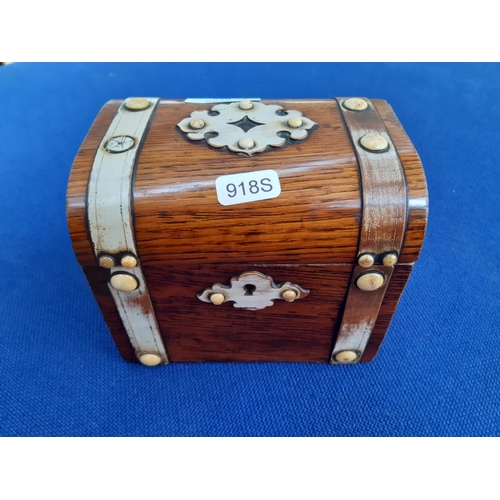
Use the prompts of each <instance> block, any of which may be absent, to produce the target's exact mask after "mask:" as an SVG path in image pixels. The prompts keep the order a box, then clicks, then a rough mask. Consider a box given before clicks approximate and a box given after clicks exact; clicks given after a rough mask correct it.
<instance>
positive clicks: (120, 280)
mask: <svg viewBox="0 0 500 500" xmlns="http://www.w3.org/2000/svg"><path fill="white" fill-rule="evenodd" d="M110 283H111V286H112V287H113V288H115V289H116V290H119V291H120V292H132V291H133V290H135V289H136V288H137V287H138V286H139V282H138V281H137V278H136V277H135V276H133V275H132V274H127V273H116V274H113V276H111V280H110Z"/></svg>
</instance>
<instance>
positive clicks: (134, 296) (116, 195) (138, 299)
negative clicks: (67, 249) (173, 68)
mask: <svg viewBox="0 0 500 500" xmlns="http://www.w3.org/2000/svg"><path fill="white" fill-rule="evenodd" d="M148 101H149V102H150V103H151V105H150V106H149V107H148V108H147V109H144V110H140V111H132V110H128V109H127V107H126V106H125V104H124V103H122V105H121V106H120V107H119V108H118V111H117V113H116V115H115V117H114V119H113V121H112V122H111V125H110V126H109V128H108V130H107V132H106V135H105V136H104V138H103V140H102V141H101V144H100V145H99V149H98V151H97V154H96V156H95V159H94V164H93V165H92V171H91V174H90V180H89V186H88V194H87V218H88V225H89V231H90V237H91V241H92V245H93V247H94V252H95V255H96V257H98V256H99V255H100V254H102V253H105V254H110V255H116V254H119V253H122V252H130V253H132V254H134V255H135V256H138V253H137V248H136V244H135V236H134V224H133V216H132V213H133V212H132V206H131V202H132V178H133V173H134V169H135V164H136V160H137V152H138V151H139V149H140V146H141V143H142V141H143V140H144V134H145V132H146V129H147V127H148V124H149V122H150V120H151V117H152V116H153V112H154V110H155V107H156V105H157V104H158V102H159V99H156V98H148ZM119 136H127V137H132V138H133V139H134V141H135V143H134V145H133V147H130V149H127V150H125V151H123V152H119V148H116V142H117V141H114V142H113V143H112V144H113V150H116V149H118V151H117V152H115V153H112V152H109V151H108V150H106V145H107V144H108V141H109V140H110V139H112V138H113V137H119ZM118 142H119V141H118ZM130 143H131V141H128V145H127V147H129V146H130ZM108 148H109V146H108ZM110 149H111V148H110ZM116 272H127V273H130V274H133V275H134V276H135V277H136V278H137V279H138V280H139V287H138V288H137V289H136V290H134V291H132V292H122V291H119V290H116V289H115V288H113V287H112V286H111V285H110V284H109V283H108V286H109V289H110V291H111V295H112V296H113V299H114V301H115V304H116V307H117V309H118V312H119V314H120V317H121V319H122V321H123V325H124V327H125V330H126V331H127V334H128V336H129V338H130V342H131V344H132V346H133V347H134V349H135V351H136V354H137V357H139V356H140V355H141V354H143V353H155V354H158V355H159V356H161V358H162V360H163V362H164V363H167V362H168V358H167V353H166V350H165V347H164V345H163V340H162V337H161V334H160V330H159V328H158V324H157V321H156V317H155V314H154V309H153V305H152V303H151V298H150V296H149V292H148V289H147V285H146V280H145V278H144V274H143V273H142V270H141V269H140V267H135V268H133V269H126V268H124V267H121V266H117V267H114V268H112V269H111V275H113V274H114V273H116Z"/></svg>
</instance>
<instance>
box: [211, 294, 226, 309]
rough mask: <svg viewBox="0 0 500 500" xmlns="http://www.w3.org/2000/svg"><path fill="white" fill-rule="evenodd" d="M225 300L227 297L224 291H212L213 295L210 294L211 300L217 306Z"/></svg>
mask: <svg viewBox="0 0 500 500" xmlns="http://www.w3.org/2000/svg"><path fill="white" fill-rule="evenodd" d="M225 300H226V297H224V295H222V293H212V295H210V302H212V304H215V305H216V306H220V305H221V304H222V303H223V302H224V301H225Z"/></svg>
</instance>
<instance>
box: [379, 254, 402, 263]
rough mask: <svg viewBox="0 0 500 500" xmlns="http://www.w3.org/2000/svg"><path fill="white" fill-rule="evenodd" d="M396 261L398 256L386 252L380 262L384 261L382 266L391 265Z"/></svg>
mask: <svg viewBox="0 0 500 500" xmlns="http://www.w3.org/2000/svg"><path fill="white" fill-rule="evenodd" d="M397 261H398V256H397V255H396V254H395V253H388V254H387V255H386V256H385V257H384V260H383V261H382V262H383V263H384V266H393V265H394V264H396V262H397Z"/></svg>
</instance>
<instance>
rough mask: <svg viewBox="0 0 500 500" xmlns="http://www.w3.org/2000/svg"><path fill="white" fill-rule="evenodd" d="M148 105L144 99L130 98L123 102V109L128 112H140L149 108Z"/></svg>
mask: <svg viewBox="0 0 500 500" xmlns="http://www.w3.org/2000/svg"><path fill="white" fill-rule="evenodd" d="M150 104H151V103H150V102H149V101H148V100H147V99H144V97H131V98H130V99H127V100H126V101H125V107H126V108H127V109H128V110H130V111H142V110H143V109H147V108H149V106H150Z"/></svg>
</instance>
